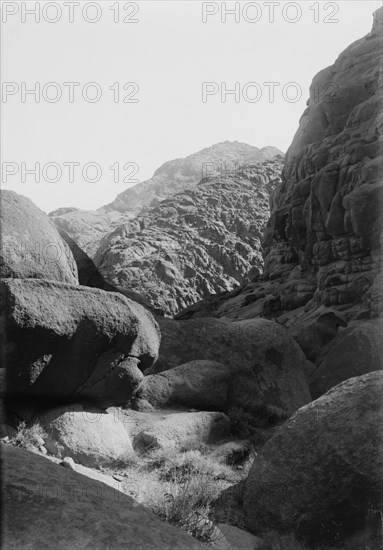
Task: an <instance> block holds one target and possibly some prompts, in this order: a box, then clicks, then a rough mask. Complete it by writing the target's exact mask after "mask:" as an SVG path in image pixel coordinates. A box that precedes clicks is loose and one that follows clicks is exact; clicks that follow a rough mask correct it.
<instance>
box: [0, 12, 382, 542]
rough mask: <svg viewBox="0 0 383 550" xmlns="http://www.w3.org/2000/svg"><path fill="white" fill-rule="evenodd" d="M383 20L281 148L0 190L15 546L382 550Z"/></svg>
mask: <svg viewBox="0 0 383 550" xmlns="http://www.w3.org/2000/svg"><path fill="white" fill-rule="evenodd" d="M382 24H383V9H380V10H378V11H377V12H375V14H374V19H373V27H372V30H371V32H370V33H369V34H367V35H366V36H365V37H364V38H361V39H360V40H358V41H356V42H355V43H353V44H352V45H351V46H349V47H348V48H347V49H346V50H345V51H344V52H342V53H341V54H340V55H339V57H338V59H337V60H336V61H335V63H334V65H332V66H331V67H328V68H327V69H324V70H323V71H321V72H320V73H319V74H318V75H317V76H316V77H314V83H315V82H316V83H318V82H319V84H320V86H319V89H321V88H322V85H324V84H326V83H328V82H332V83H335V86H334V90H335V91H334V95H333V97H332V98H331V101H329V98H328V95H327V94H323V95H321V96H320V97H319V99H318V97H317V96H316V95H315V96H314V95H313V93H311V96H310V99H309V101H308V106H307V109H306V110H305V112H304V113H303V116H302V118H301V120H300V123H299V128H298V130H297V133H296V135H295V137H294V139H293V142H292V144H291V147H290V148H289V150H288V152H287V153H286V155H285V158H284V159H283V161H282V157H281V156H280V152H278V151H277V150H275V149H274V148H272V147H266V148H263V149H260V150H259V149H257V148H252V147H250V146H246V145H245V144H239V143H238V142H234V143H230V142H224V143H223V144H218V145H216V146H213V147H212V148H208V149H206V150H203V151H200V152H199V153H196V154H195V155H191V156H190V157H187V158H186V159H177V160H176V161H171V162H170V163H165V165H163V166H162V167H161V168H160V169H159V170H158V171H157V172H156V173H155V175H154V176H153V178H152V179H151V180H149V181H148V182H143V183H142V184H139V186H136V188H133V189H128V190H127V191H126V192H124V193H122V194H121V195H119V196H118V197H117V199H116V200H115V201H114V202H113V203H111V204H110V205H107V206H105V207H103V208H102V209H101V210H100V211H98V212H96V213H94V212H93V213H89V212H81V211H75V210H73V209H67V208H63V209H60V210H59V211H56V212H54V213H51V215H50V216H49V217H48V216H47V215H46V214H44V212H42V211H41V210H40V209H39V208H38V207H37V206H36V205H34V204H33V203H32V201H30V200H29V199H27V198H26V197H23V196H20V195H17V194H16V193H14V192H11V191H2V192H1V223H2V233H3V236H2V238H3V243H2V244H3V246H2V251H1V260H2V262H1V276H2V281H1V324H2V328H3V331H4V334H5V337H4V342H5V345H4V346H3V347H2V361H3V364H5V365H6V380H5V391H3V394H2V401H3V408H2V415H3V418H2V424H1V429H2V434H1V436H2V438H1V439H2V443H1V448H2V453H3V457H4V464H5V466H4V470H3V474H4V476H3V478H4V482H5V483H4V485H5V497H4V498H5V503H6V510H5V516H4V520H3V540H4V543H5V548H7V549H15V550H16V549H17V550H19V549H20V548H39V549H40V548H41V549H45V548H47V549H48V548H49V549H50V548H53V547H57V548H58V549H69V548H71V549H72V548H89V549H90V548H92V549H96V550H97V549H100V550H104V549H109V548H110V549H117V548H134V549H140V550H141V549H142V550H146V549H148V550H149V549H152V550H158V549H159V548H161V549H168V548H169V549H172V548H174V549H182V548H185V549H186V548H190V549H192V548H193V549H194V548H196V549H197V548H215V549H216V550H231V549H232V550H256V549H259V550H308V549H313V550H325V549H327V550H335V549H336V548H337V549H338V548H339V549H343V550H378V549H381V548H382V542H383V541H382V510H383V506H382V500H383V494H382V488H383V478H382V472H383V459H382V457H383V455H382V438H381V426H382V420H383V407H382V399H381V397H382V390H383V375H382V372H381V369H382V351H383V350H382V338H381V336H382V328H383V321H382V277H381V229H382V228H381V212H380V207H381V204H382V203H381V193H382V138H381V135H382V115H381V100H382V88H381V75H382V71H381V63H382ZM323 87H324V89H326V86H323ZM206 163H211V164H212V165H213V168H214V171H215V172H214V171H213V172H214V173H213V174H210V175H209V176H208V177H202V178H201V177H199V175H200V172H201V166H202V165H204V166H205V165H206ZM228 163H234V172H233V166H232V165H231V166H228ZM222 164H224V169H222ZM282 164H283V168H282ZM244 165H245V166H244ZM205 167H206V166H205ZM269 208H270V213H269ZM174 314H175V315H174Z"/></svg>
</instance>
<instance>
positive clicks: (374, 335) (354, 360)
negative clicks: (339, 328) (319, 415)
mask: <svg viewBox="0 0 383 550" xmlns="http://www.w3.org/2000/svg"><path fill="white" fill-rule="evenodd" d="M382 336H383V321H382V320H380V319H376V320H371V321H365V322H361V323H358V325H357V326H354V327H351V328H350V330H347V331H346V332H345V333H344V334H343V333H342V334H340V335H339V337H338V338H336V340H335V341H334V342H333V344H332V345H331V347H330V348H329V350H328V352H327V354H326V356H325V358H324V361H322V363H321V364H320V366H319V367H318V368H317V369H316V370H315V372H314V373H313V376H312V377H311V381H310V390H311V395H312V397H313V398H314V399H316V398H317V397H319V396H321V395H323V394H324V393H325V392H326V391H328V390H329V389H330V388H332V387H333V386H336V385H337V384H339V383H340V382H343V381H344V380H347V379H348V378H353V377H355V376H361V375H362V374H366V373H368V372H372V371H376V370H381V369H382V368H383V339H382Z"/></svg>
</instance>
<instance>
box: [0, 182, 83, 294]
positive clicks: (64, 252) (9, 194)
mask: <svg viewBox="0 0 383 550" xmlns="http://www.w3.org/2000/svg"><path fill="white" fill-rule="evenodd" d="M1 240H2V242H1V252H0V254H1V256H0V260H1V261H0V264H1V268H0V275H1V277H16V278H21V279H23V278H34V279H50V280H53V281H62V282H64V283H71V284H73V285H75V284H77V283H78V279H77V268H76V264H75V261H74V259H73V256H72V253H71V251H70V249H69V248H68V246H67V245H66V243H65V242H64V241H63V239H62V238H61V237H60V235H59V233H58V231H57V229H56V228H55V226H54V224H53V223H52V222H51V220H50V219H49V218H48V216H47V215H46V214H45V213H44V212H43V211H42V210H40V209H39V208H37V206H35V205H34V204H33V202H32V201H31V200H30V199H28V198H26V197H23V196H22V195H18V194H17V193H15V192H14V191H8V190H2V191H1Z"/></svg>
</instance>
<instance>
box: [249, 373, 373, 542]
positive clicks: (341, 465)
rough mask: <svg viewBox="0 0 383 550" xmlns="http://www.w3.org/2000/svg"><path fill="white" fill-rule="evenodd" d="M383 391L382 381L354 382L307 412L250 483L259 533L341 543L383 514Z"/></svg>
mask: <svg viewBox="0 0 383 550" xmlns="http://www.w3.org/2000/svg"><path fill="white" fill-rule="evenodd" d="M382 389H383V379H382V373H378V372H373V373H370V374H366V375H364V376H360V377H357V378H351V379H350V380H347V381H346V382H343V383H342V384H339V385H338V386H336V387H335V388H333V389H331V390H330V391H329V392H328V393H326V394H325V395H323V396H322V397H320V398H319V399H317V400H316V401H313V402H312V403H310V404H309V405H306V406H305V407H302V408H301V409H299V411H297V412H296V413H295V414H294V415H293V416H292V417H291V419H290V420H288V421H287V422H286V424H284V425H283V426H282V427H281V428H280V429H279V430H278V432H277V433H276V435H274V437H272V438H271V439H270V440H269V441H268V442H267V443H266V444H265V445H264V447H263V448H262V449H261V451H260V453H259V454H258V456H257V458H256V459H255V460H254V463H253V465H252V467H251V470H250V473H249V477H248V479H247V482H246V491H245V497H244V511H245V514H246V521H247V527H248V528H249V529H250V530H251V531H252V532H254V533H262V532H265V531H270V530H277V531H280V532H291V531H293V532H295V533H297V534H298V535H303V536H305V537H306V538H307V539H309V540H310V541H311V542H315V543H318V542H320V541H321V540H326V539H327V542H330V541H332V542H334V541H335V540H339V539H340V540H342V538H343V537H344V536H347V535H348V534H350V533H352V532H354V531H358V530H359V529H362V528H363V526H364V523H365V519H366V515H367V512H368V510H369V509H370V508H371V509H375V510H379V509H381V501H382V481H383V479H382V472H383V462H382V460H383V458H382V452H381V448H382V437H381V425H382V420H383V411H382V398H381V397H382ZM337 537H339V539H338V538H337Z"/></svg>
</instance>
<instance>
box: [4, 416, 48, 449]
mask: <svg viewBox="0 0 383 550" xmlns="http://www.w3.org/2000/svg"><path fill="white" fill-rule="evenodd" d="M46 437H48V434H47V433H46V432H45V431H44V429H43V428H42V427H41V426H40V424H39V423H37V422H36V423H34V424H32V425H31V426H27V425H26V423H25V422H21V423H20V424H19V425H18V427H17V434H16V435H15V436H14V437H13V438H11V443H12V444H13V445H16V446H17V447H23V449H27V450H28V451H36V450H38V449H40V447H41V446H42V445H44V440H45V438H46Z"/></svg>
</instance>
